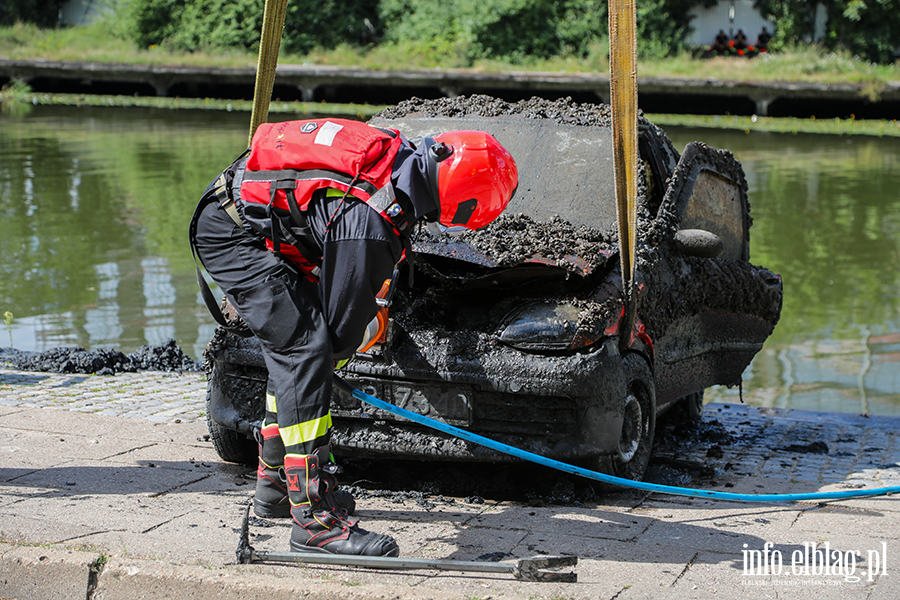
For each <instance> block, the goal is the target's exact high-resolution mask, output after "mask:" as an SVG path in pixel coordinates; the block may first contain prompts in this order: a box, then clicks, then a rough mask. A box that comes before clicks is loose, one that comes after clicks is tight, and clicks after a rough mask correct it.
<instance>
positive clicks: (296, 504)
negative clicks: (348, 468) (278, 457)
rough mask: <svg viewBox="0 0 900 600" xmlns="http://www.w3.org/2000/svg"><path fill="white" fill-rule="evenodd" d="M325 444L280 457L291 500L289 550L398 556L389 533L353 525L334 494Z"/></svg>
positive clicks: (354, 522) (356, 520) (352, 520)
mask: <svg viewBox="0 0 900 600" xmlns="http://www.w3.org/2000/svg"><path fill="white" fill-rule="evenodd" d="M329 454H330V453H329V450H328V447H327V446H324V447H322V448H319V449H317V450H316V451H315V453H313V454H308V455H305V456H304V455H298V454H288V455H287V456H285V459H284V470H285V476H286V479H287V487H288V495H289V496H290V500H291V517H292V518H293V519H294V527H293V529H292V530H291V552H325V553H330V554H351V555H357V556H398V555H399V554H400V547H399V546H398V545H397V542H395V541H394V538H392V537H391V536H389V535H383V534H380V533H372V532H369V531H366V530H365V529H362V528H360V527H359V526H358V525H357V522H358V519H354V518H351V517H349V516H348V515H347V514H346V513H345V512H344V511H343V510H342V509H341V508H340V507H339V506H338V504H337V502H336V500H335V497H334V486H335V479H334V474H333V473H332V472H331V470H332V467H331V466H330V464H329V463H328V457H329Z"/></svg>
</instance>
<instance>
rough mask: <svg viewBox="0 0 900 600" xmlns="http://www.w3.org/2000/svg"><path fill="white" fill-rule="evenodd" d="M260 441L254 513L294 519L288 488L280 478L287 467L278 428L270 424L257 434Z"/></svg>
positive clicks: (263, 516)
mask: <svg viewBox="0 0 900 600" xmlns="http://www.w3.org/2000/svg"><path fill="white" fill-rule="evenodd" d="M256 441H257V442H259V466H258V467H257V469H256V496H254V498H253V512H254V513H255V514H256V516H257V517H260V518H262V519H280V518H287V517H289V516H291V503H290V501H289V500H288V493H287V486H286V485H285V483H284V481H282V479H281V469H282V468H283V467H284V442H282V441H281V435H280V434H279V432H278V425H275V424H273V425H267V426H265V427H263V428H262V429H260V430H259V432H258V433H257V434H256Z"/></svg>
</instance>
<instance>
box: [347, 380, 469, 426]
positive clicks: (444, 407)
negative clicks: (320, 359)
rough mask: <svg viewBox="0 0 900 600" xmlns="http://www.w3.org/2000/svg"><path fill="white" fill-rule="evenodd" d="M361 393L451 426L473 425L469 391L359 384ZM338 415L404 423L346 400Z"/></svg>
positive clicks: (350, 399) (358, 402) (387, 413)
mask: <svg viewBox="0 0 900 600" xmlns="http://www.w3.org/2000/svg"><path fill="white" fill-rule="evenodd" d="M355 383H356V386H357V387H358V388H359V389H360V391H362V392H364V393H366V394H369V395H370V396H375V397H376V398H378V399H380V400H384V401H385V402H390V403H391V404H393V405H394V406H399V407H400V408H405V409H406V410H408V411H411V412H414V413H416V414H419V415H423V416H426V417H430V418H432V419H436V420H438V421H441V422H443V423H447V424H448V425H454V426H463V427H468V426H470V425H471V424H472V393H471V392H470V391H468V390H460V389H458V388H457V389H455V388H446V387H443V386H441V387H439V386H429V385H422V386H411V385H404V384H394V383H383V382H377V381H357V382H355ZM338 406H339V407H340V408H339V409H337V410H336V411H335V412H337V413H339V414H342V415H343V416H348V417H349V416H356V417H362V418H369V419H376V420H379V421H404V420H406V419H403V418H402V417H398V416H396V415H394V414H393V413H389V412H387V411H385V410H381V409H379V408H375V407H374V406H372V405H369V404H364V403H362V402H360V401H359V400H357V399H356V398H348V397H346V396H344V397H342V398H341V399H340V400H339V401H338Z"/></svg>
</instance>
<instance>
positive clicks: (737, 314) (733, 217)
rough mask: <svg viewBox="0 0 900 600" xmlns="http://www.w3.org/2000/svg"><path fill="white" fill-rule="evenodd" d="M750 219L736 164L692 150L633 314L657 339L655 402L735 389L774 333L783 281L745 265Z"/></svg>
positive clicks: (660, 222)
mask: <svg viewBox="0 0 900 600" xmlns="http://www.w3.org/2000/svg"><path fill="white" fill-rule="evenodd" d="M750 223H751V220H750V212H749V204H748V200H747V184H746V180H745V178H744V172H743V169H742V168H741V165H740V163H739V162H738V161H737V160H736V159H735V158H734V156H733V155H732V154H731V153H729V152H726V151H722V150H717V149H715V148H711V147H709V146H706V145H705V144H702V143H696V142H695V143H691V144H688V145H687V147H685V150H684V153H683V154H682V156H681V159H680V160H679V162H678V165H677V166H676V168H675V172H674V174H673V176H672V178H670V180H669V185H668V188H667V190H666V194H665V197H664V198H663V201H662V205H661V206H660V210H659V212H658V214H657V217H656V219H655V220H654V222H653V224H652V227H651V233H650V235H649V236H648V243H651V244H653V245H655V247H656V252H655V253H653V254H651V256H656V257H657V258H656V259H655V260H653V259H651V260H649V261H646V262H645V265H646V267H647V268H646V271H645V272H644V273H643V283H644V288H645V289H646V291H645V293H644V294H643V296H642V298H641V301H640V305H639V312H640V314H641V315H642V318H644V320H645V323H646V324H647V328H648V332H649V335H650V337H651V339H653V341H654V351H655V352H654V358H655V360H654V373H655V378H656V387H657V400H658V404H660V405H663V404H665V403H667V402H671V401H674V400H677V399H679V398H682V397H685V396H688V395H689V394H693V393H695V392H699V391H701V390H703V389H705V388H707V387H709V386H712V385H717V384H722V385H736V384H738V383H740V380H741V375H742V373H743V371H744V369H745V368H746V367H747V365H748V364H749V363H750V361H751V360H752V359H753V357H754V356H755V355H756V353H757V352H759V350H760V349H761V348H762V344H763V342H764V341H765V339H766V338H767V337H768V336H769V334H771V332H772V329H773V328H774V325H775V323H776V322H777V320H778V316H779V314H780V309H781V281H780V279H779V278H778V277H776V276H775V275H773V274H772V273H771V272H769V271H768V270H766V269H764V268H761V267H757V266H755V265H752V264H750V263H749V258H750V234H749V230H750Z"/></svg>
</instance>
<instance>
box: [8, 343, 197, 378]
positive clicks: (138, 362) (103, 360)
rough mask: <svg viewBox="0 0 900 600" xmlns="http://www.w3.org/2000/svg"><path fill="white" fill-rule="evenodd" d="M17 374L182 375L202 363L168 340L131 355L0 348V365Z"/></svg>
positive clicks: (66, 350)
mask: <svg viewBox="0 0 900 600" xmlns="http://www.w3.org/2000/svg"><path fill="white" fill-rule="evenodd" d="M4 363H5V364H6V365H8V366H9V368H12V369H17V370H19V371H40V372H44V373H85V374H94V375H115V374H116V373H136V372H138V371H165V372H185V371H201V370H202V369H203V366H202V364H201V363H200V362H199V361H196V360H194V359H192V358H191V357H190V356H188V355H187V354H185V353H184V351H183V350H182V349H181V348H180V347H179V346H178V345H177V344H176V343H175V340H172V339H170V340H168V341H166V342H165V343H163V344H161V345H156V346H154V345H146V346H141V347H140V348H138V349H137V350H135V351H134V352H132V353H130V354H124V353H122V352H119V351H118V350H113V349H111V348H100V349H97V350H90V351H88V350H85V349H84V348H81V347H75V348H63V347H60V348H52V349H50V350H45V351H43V352H26V351H22V350H15V349H13V348H2V349H0V364H4Z"/></svg>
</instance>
